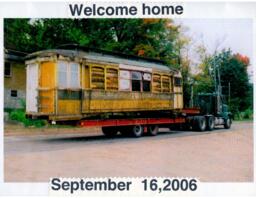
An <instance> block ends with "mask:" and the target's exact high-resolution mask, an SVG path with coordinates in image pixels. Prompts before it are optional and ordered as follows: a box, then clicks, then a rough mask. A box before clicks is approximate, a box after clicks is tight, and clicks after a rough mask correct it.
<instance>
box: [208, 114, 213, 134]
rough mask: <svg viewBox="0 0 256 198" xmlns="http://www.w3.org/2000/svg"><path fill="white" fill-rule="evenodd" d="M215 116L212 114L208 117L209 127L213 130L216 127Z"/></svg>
mask: <svg viewBox="0 0 256 198" xmlns="http://www.w3.org/2000/svg"><path fill="white" fill-rule="evenodd" d="M214 125H215V124H214V117H213V116H210V117H208V119H207V129H208V130H209V131H212V130H213V129H214Z"/></svg>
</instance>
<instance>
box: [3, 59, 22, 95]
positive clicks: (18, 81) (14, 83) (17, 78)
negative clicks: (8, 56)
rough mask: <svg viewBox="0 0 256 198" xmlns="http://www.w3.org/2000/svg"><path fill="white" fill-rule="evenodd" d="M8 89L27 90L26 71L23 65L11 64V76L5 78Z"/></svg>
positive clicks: (5, 85)
mask: <svg viewBox="0 0 256 198" xmlns="http://www.w3.org/2000/svg"><path fill="white" fill-rule="evenodd" d="M4 87H5V88H6V89H15V90H23V91H25V90H26V69H25V65H24V64H22V63H11V76H10V77H5V78H4Z"/></svg>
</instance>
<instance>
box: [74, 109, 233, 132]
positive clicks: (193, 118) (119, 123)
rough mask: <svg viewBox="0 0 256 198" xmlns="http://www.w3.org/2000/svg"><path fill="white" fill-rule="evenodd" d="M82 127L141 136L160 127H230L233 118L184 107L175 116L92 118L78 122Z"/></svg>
mask: <svg viewBox="0 0 256 198" xmlns="http://www.w3.org/2000/svg"><path fill="white" fill-rule="evenodd" d="M78 125H79V126H80V127H101V128H102V132H103V133H104V134H105V135H106V136H109V137H113V136H115V135H116V134H117V133H118V132H120V133H121V134H124V135H131V136H134V137H141V136H142V135H143V134H148V135H151V136H155V135H157V133H158V129H159V128H160V127H169V128H175V127H179V128H181V129H187V130H190V129H192V130H196V131H205V130H209V131H211V130H213V129H214V127H215V126H216V125H224V127H225V128H226V129H228V128H230V126H231V120H230V119H227V120H225V119H223V118H220V117H214V116H213V115H210V114H207V115H201V114H200V109H199V108H189V109H183V110H182V111H181V112H180V113H179V115H176V116H174V117H158V118H145V117H144V118H118V119H92V120H81V121H79V122H78Z"/></svg>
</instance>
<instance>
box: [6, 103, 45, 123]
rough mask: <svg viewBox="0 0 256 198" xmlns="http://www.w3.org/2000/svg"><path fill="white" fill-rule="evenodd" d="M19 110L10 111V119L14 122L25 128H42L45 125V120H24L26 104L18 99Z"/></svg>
mask: <svg viewBox="0 0 256 198" xmlns="http://www.w3.org/2000/svg"><path fill="white" fill-rule="evenodd" d="M20 104H21V107H22V108H21V109H15V110H12V111H10V112H9V113H10V119H11V120H14V121H18V122H21V123H23V125H24V126H25V127H29V126H35V127H38V128H39V127H43V126H44V125H46V121H45V120H32V119H28V118H26V114H25V109H26V102H25V100H23V99H20Z"/></svg>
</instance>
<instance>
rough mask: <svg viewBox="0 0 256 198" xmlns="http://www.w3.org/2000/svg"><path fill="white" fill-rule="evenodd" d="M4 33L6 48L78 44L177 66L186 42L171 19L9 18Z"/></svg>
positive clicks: (27, 48)
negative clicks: (180, 37) (182, 39)
mask: <svg viewBox="0 0 256 198" xmlns="http://www.w3.org/2000/svg"><path fill="white" fill-rule="evenodd" d="M4 33H5V47H6V48H10V49H14V50H18V51H25V52H35V51H38V50H43V49H50V48H56V47H57V46H59V45H62V44H67V43H76V44H80V45H82V46H87V47H93V48H100V49H105V50H110V51H118V52H122V53H126V54H133V55H140V56H145V57H151V58H157V59H161V60H165V61H166V62H167V63H172V66H176V67H178V65H179V61H177V60H178V59H179V58H180V49H181V47H182V45H183V41H182V42H181V40H180V41H179V33H180V30H179V27H177V26H175V25H174V24H173V22H172V21H171V20H167V19H5V21H4ZM141 52H143V53H141Z"/></svg>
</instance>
